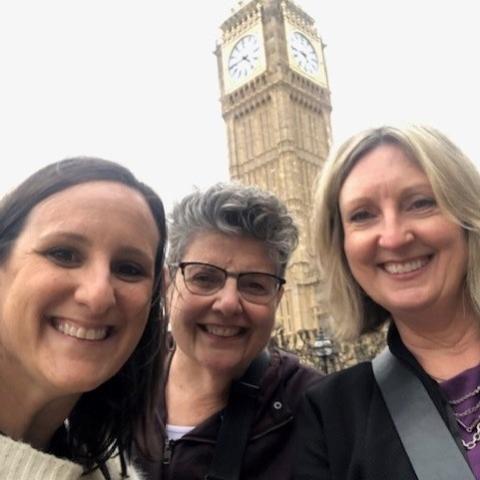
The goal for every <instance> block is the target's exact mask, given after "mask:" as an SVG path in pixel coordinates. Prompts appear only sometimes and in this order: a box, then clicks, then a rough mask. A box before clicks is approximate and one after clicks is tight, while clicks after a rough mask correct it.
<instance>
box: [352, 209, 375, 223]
mask: <svg viewBox="0 0 480 480" xmlns="http://www.w3.org/2000/svg"><path fill="white" fill-rule="evenodd" d="M373 217H374V215H373V213H371V212H370V211H368V210H357V211H356V212H354V213H352V214H351V215H350V216H349V217H348V220H349V221H350V222H351V223H362V222H366V221H367V220H370V219H372V218H373Z"/></svg>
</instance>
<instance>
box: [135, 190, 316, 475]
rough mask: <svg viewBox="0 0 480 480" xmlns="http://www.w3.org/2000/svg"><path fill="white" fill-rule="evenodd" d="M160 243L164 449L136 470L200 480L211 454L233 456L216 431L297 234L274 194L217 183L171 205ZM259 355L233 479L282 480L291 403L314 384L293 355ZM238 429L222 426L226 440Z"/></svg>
mask: <svg viewBox="0 0 480 480" xmlns="http://www.w3.org/2000/svg"><path fill="white" fill-rule="evenodd" d="M169 239H170V244H169V253H168V260H169V264H170V268H171V270H170V273H171V279H170V282H171V283H170V286H169V289H168V292H167V306H168V307H167V308H168V313H169V320H170V324H171V334H172V340H173V346H172V352H171V355H170V358H169V363H168V366H167V369H166V372H165V378H164V385H163V393H164V398H163V401H162V402H161V403H160V405H159V410H158V417H157V421H158V424H157V428H158V435H159V436H160V437H161V438H162V439H163V441H164V445H165V448H164V451H163V456H162V458H159V459H158V461H156V462H154V463H148V462H144V467H145V470H146V471H147V472H148V478H151V479H175V480H184V479H185V480H186V479H188V480H196V479H204V478H207V477H205V475H206V474H207V472H210V473H211V470H210V469H211V468H212V462H213V459H214V458H215V461H217V460H218V459H219V458H220V462H222V461H223V460H225V458H227V460H228V459H229V458H230V455H231V454H232V453H234V452H235V453H236V452H237V451H238V448H239V447H237V446H233V447H232V446H231V444H230V443H229V444H228V445H226V444H224V443H223V441H222V440H221V439H222V438H224V437H222V426H223V428H225V427H224V425H229V424H228V423H227V422H228V420H227V419H228V417H229V414H228V411H229V408H231V405H232V402H233V401H235V400H234V399H235V398H236V395H237V393H235V392H237V387H238V386H239V382H238V380H239V379H242V378H244V377H242V376H243V375H244V374H245V372H246V371H247V369H249V367H250V366H251V365H252V364H253V363H254V361H255V362H256V360H255V359H259V358H265V354H264V353H262V352H264V351H265V350H266V349H267V346H268V343H269V340H270V337H271V334H272V330H273V328H274V325H275V312H276V309H277V307H278V304H279V302H280V299H281V297H282V293H283V285H284V283H285V280H284V278H283V277H284V274H285V270H286V267H287V263H288V260H289V258H290V255H291V253H292V251H293V249H294V248H295V246H296V245H297V241H298V233H297V228H296V226H295V225H294V222H293V220H292V218H291V216H290V215H289V214H288V212H287V210H286V208H285V206H284V205H283V204H282V203H281V202H280V201H279V200H278V199H277V198H276V197H275V196H273V195H271V194H269V193H266V192H262V191H260V190H258V189H256V188H253V187H244V186H240V185H237V184H218V185H215V186H213V187H211V188H209V189H208V190H206V191H205V192H200V191H196V192H194V193H192V194H190V195H188V196H187V197H185V198H184V199H183V200H182V201H180V202H179V203H178V204H177V205H176V206H175V208H174V209H173V213H172V215H171V222H170V225H169ZM268 352H269V355H268V356H267V362H266V367H265V368H266V369H265V370H264V371H263V373H262V375H261V378H260V381H259V386H260V388H259V391H258V395H257V399H256V403H255V404H254V412H253V413H254V419H253V424H252V425H251V427H249V429H248V432H247V435H248V440H247V445H246V449H245V452H244V454H243V455H242V463H241V477H240V478H248V479H265V480H266V479H269V480H271V479H287V478H290V473H291V449H292V438H291V432H292V425H293V417H294V415H295V411H296V407H297V402H298V400H299V398H300V395H301V392H302V391H303V390H304V389H305V387H306V386H307V385H310V384H311V383H312V382H314V381H316V380H317V379H318V378H319V374H318V373H316V372H314V371H313V370H310V369H307V368H306V367H303V366H301V365H299V363H298V361H297V359H296V358H295V357H294V356H292V355H290V354H287V353H285V352H281V351H279V350H277V349H270V350H268ZM249 371H250V370H249ZM232 399H233V400H232ZM246 405H247V401H245V408H244V409H243V410H247V409H248V407H247V406H246ZM241 410H242V409H241ZM243 413H244V411H241V412H240V413H239V415H243ZM228 428H230V427H228ZM242 433H243V432H240V434H239V433H238V432H237V431H236V430H234V427H232V431H228V432H227V436H229V437H230V439H231V438H232V437H233V438H237V437H240V436H241V434H242ZM224 447H225V448H227V449H229V451H227V452H226V453H225V452H224V451H221V449H222V448H224ZM218 449H220V454H218V453H215V455H214V452H218ZM218 455H220V456H218ZM228 461H229V460H228ZM228 478H230V477H228Z"/></svg>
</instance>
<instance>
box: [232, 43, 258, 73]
mask: <svg viewBox="0 0 480 480" xmlns="http://www.w3.org/2000/svg"><path fill="white" fill-rule="evenodd" d="M259 58H260V42H259V40H258V36H257V35H253V34H249V35H245V36H244V37H242V38H241V39H240V40H239V41H238V42H237V43H236V44H235V46H234V47H233V49H232V52H231V53H230V56H229V57H228V73H229V74H230V76H231V77H232V78H233V80H235V81H238V80H241V79H243V78H245V77H247V76H248V74H249V73H250V72H251V71H252V70H253V69H254V68H255V66H256V65H257V63H258V60H259Z"/></svg>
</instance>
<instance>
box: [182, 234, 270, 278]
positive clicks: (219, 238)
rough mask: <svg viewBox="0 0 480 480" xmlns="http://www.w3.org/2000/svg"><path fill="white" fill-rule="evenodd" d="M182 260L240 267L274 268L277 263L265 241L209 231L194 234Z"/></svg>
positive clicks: (243, 268) (241, 268) (247, 268)
mask: <svg viewBox="0 0 480 480" xmlns="http://www.w3.org/2000/svg"><path fill="white" fill-rule="evenodd" d="M182 260H183V261H190V262H193V261H198V262H204V263H212V264H214V265H217V266H219V267H223V268H227V267H230V268H235V269H239V270H259V269H260V270H262V271H267V272H273V271H274V270H275V263H274V261H273V259H272V257H271V255H270V254H269V252H268V249H267V247H266V245H265V243H264V242H263V241H261V240H258V239H256V238H252V237H249V236H245V235H230V234H225V233H222V232H216V231H210V230H200V231H197V232H195V233H194V234H193V235H192V237H191V240H190V241H189V243H188V245H187V248H186V249H185V253H184V255H183V258H182Z"/></svg>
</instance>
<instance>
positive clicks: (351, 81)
mask: <svg viewBox="0 0 480 480" xmlns="http://www.w3.org/2000/svg"><path fill="white" fill-rule="evenodd" d="M297 3H299V4H300V5H302V6H303V7H304V8H305V10H306V11H307V12H308V13H309V14H310V15H311V16H312V17H313V18H314V19H315V20H316V22H317V28H318V31H319V33H320V35H321V37H322V38H323V41H324V43H326V44H327V48H326V51H325V55H326V61H327V69H328V73H329V77H330V88H331V92H332V104H333V112H332V127H333V136H334V140H335V141H339V140H340V139H342V138H344V137H345V136H346V135H348V134H350V133H353V132H354V131H357V130H361V129H364V128H366V127H369V126H376V125H380V124H383V123H389V122H397V121H401V122H405V121H407V122H410V121H411V122H422V123H429V124H432V125H434V126H436V127H437V128H440V129H441V130H443V131H444V132H445V133H447V134H448V135H450V136H451V137H452V139H454V140H455V141H456V142H457V143H459V145H460V146H461V147H462V148H463V150H464V151H465V152H466V153H467V154H469V155H470V156H471V157H472V158H474V159H475V160H477V161H478V163H479V164H480V131H479V127H478V123H479V121H478V114H479V112H480V96H479V93H478V91H479V88H480V73H479V70H480V68H479V65H478V64H479V53H478V51H479V47H480V28H478V15H477V14H476V12H475V11H474V8H475V6H476V4H477V2H475V1H472V0H402V1H399V0H396V1H390V0H362V1H358V0H348V1H347V0H298V2H297ZM235 4H236V1H234V0H204V1H201V0H190V1H180V0H172V1H171V2H169V1H167V0H161V1H160V0H157V1H153V0H130V1H125V0H81V1H79V0H76V1H73V0H42V1H38V0H30V1H26V0H2V1H1V3H0V161H1V167H2V170H1V172H2V173H1V175H0V192H5V191H6V190H7V189H9V188H11V187H12V186H13V185H15V184H16V183H17V182H19V181H20V180H22V179H23V178H24V177H25V176H26V175H28V174H29V173H31V172H32V171H33V170H35V169H37V168H38V167H40V166H42V165H44V164H46V163H50V162H53V161H56V160H59V159H61V158H64V157H67V156H74V155H81V154H85V155H96V156H101V157H105V158H108V159H111V160H116V161H118V162H120V163H123V164H125V165H127V166H128V167H130V168H131V169H132V170H133V171H134V172H135V173H136V174H137V176H139V177H140V178H141V179H142V180H144V181H146V182H147V183H149V184H150V185H151V186H153V187H154V188H155V189H156V190H157V191H158V193H159V194H160V195H161V196H162V197H163V198H164V200H165V203H166V204H167V207H169V206H170V205H171V203H172V202H173V201H174V200H175V199H177V198H179V197H181V196H182V195H184V194H185V193H188V192H189V191H191V189H192V186H193V185H197V186H199V187H205V186H207V185H208V184H210V183H213V182H216V181H219V180H226V179H227V178H228V159H227V152H226V137H225V128H224V124H223V120H222V117H221V114H220V105H219V100H218V99H219V86H218V80H217V65H216V58H215V56H214V55H213V50H214V48H215V43H216V41H217V39H218V38H219V25H220V24H221V22H222V21H223V20H224V19H225V18H226V17H227V16H228V14H229V11H230V8H231V7H232V6H234V5H235Z"/></svg>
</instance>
